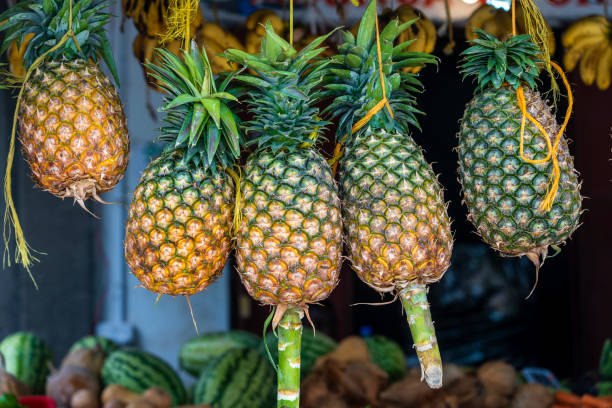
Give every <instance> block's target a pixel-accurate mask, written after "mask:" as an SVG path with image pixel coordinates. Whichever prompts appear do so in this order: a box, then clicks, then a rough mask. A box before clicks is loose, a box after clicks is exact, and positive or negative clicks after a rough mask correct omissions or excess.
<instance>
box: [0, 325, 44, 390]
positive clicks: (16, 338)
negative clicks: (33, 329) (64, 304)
mask: <svg viewBox="0 0 612 408" xmlns="http://www.w3.org/2000/svg"><path fill="white" fill-rule="evenodd" d="M0 353H2V355H3V356H4V360H5V362H6V371H8V372H9V373H11V374H13V375H14V376H15V377H17V378H18V379H20V380H21V382H23V383H24V384H25V385H27V386H28V388H29V389H30V390H31V391H32V392H33V393H34V394H42V393H44V392H45V382H46V381H47V376H48V375H49V364H50V363H51V360H52V355H51V350H50V349H49V347H48V346H47V344H46V343H45V342H44V341H43V340H42V339H41V338H39V337H37V336H36V335H35V334H33V333H28V332H17V333H13V334H11V335H10V336H8V337H6V338H5V339H4V340H2V342H1V343H0Z"/></svg>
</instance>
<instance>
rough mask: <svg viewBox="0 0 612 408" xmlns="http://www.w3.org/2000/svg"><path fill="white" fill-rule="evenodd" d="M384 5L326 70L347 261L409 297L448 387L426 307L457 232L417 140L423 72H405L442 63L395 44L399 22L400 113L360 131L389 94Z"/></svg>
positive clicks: (432, 378)
mask: <svg viewBox="0 0 612 408" xmlns="http://www.w3.org/2000/svg"><path fill="white" fill-rule="evenodd" d="M375 18H376V2H375V1H372V2H370V4H369V6H368V8H367V9H366V11H365V14H364V16H363V18H362V20H361V23H360V25H359V30H358V32H357V36H356V37H355V36H354V35H353V34H352V33H350V32H344V33H343V37H344V42H343V44H342V45H341V46H340V47H339V49H338V50H339V55H337V56H334V57H332V63H331V64H330V65H329V66H328V67H327V68H326V72H327V73H326V75H325V83H326V88H327V91H325V92H324V93H325V95H327V96H330V97H333V98H334V101H333V103H332V104H331V105H329V106H328V107H327V108H326V109H325V112H324V113H329V114H331V115H332V117H334V118H336V119H337V120H338V133H337V136H338V138H339V139H340V140H342V138H343V136H344V135H348V136H347V137H346V140H345V141H344V143H343V145H344V151H343V154H342V156H341V158H340V160H339V177H340V184H341V195H342V200H343V218H344V226H345V231H346V240H347V248H348V252H349V259H350V260H351V262H352V265H353V269H354V270H355V272H356V273H357V275H358V276H359V278H360V279H361V280H362V281H363V282H365V283H366V284H368V285H369V286H371V287H372V288H373V289H374V290H376V291H378V292H381V293H386V292H393V293H396V294H398V295H399V296H400V297H401V298H402V302H403V304H404V307H405V308H406V311H407V315H408V322H409V325H410V329H411V332H412V337H413V340H414V343H415V349H416V351H417V354H418V357H419V361H420V363H421V368H422V373H423V376H424V378H425V380H426V381H427V384H428V385H429V386H430V387H433V388H438V387H440V386H441V385H442V364H441V359H440V352H439V348H438V344H437V341H436V337H435V331H434V329H433V323H432V320H431V313H430V312H429V305H428V303H427V297H426V293H427V288H426V285H427V284H429V283H433V282H436V281H438V280H439V279H440V278H441V277H442V275H443V274H444V272H445V271H446V269H447V268H448V267H449V264H450V256H451V252H452V246H453V238H452V233H451V229H450V224H451V222H450V219H449V217H448V215H447V212H446V204H445V203H444V198H443V192H442V187H441V186H440V184H439V183H438V180H437V177H436V175H435V174H434V172H433V170H432V168H431V166H430V165H429V163H427V162H426V161H425V158H424V156H423V152H422V150H421V148H420V147H419V146H418V145H417V144H416V143H415V142H414V140H413V139H412V137H411V136H410V130H409V125H414V126H418V123H417V120H416V117H415V113H417V112H419V111H418V110H417V109H416V108H415V107H414V104H415V99H414V97H413V96H412V95H411V94H410V92H415V91H419V90H420V88H421V84H420V82H419V81H418V79H417V77H416V74H414V73H408V72H403V68H404V67H415V66H420V65H423V64H425V63H431V62H435V58H434V57H432V56H431V55H429V54H424V53H419V52H411V51H405V48H406V47H407V46H408V45H409V44H410V42H406V43H403V44H401V45H398V46H397V47H395V48H394V47H393V43H394V40H395V39H396V38H397V37H398V36H399V35H401V33H402V32H403V31H404V30H406V29H408V28H409V27H410V25H411V24H412V23H413V22H414V21H409V22H407V23H404V24H401V25H399V23H398V20H397V19H395V20H392V21H391V22H390V23H389V24H387V25H386V27H385V28H384V29H383V30H382V32H381V33H380V43H381V44H380V45H381V51H382V52H381V59H382V70H383V73H384V74H383V76H384V81H385V87H386V95H387V97H388V100H389V104H390V109H391V110H392V112H393V115H394V118H392V117H391V116H390V113H389V111H388V109H387V108H386V107H383V109H382V110H380V111H379V112H378V113H376V114H375V115H374V117H372V119H371V120H370V121H369V122H368V123H367V124H366V125H365V126H364V127H363V128H361V129H360V130H357V131H356V132H355V133H352V127H353V125H354V123H356V122H357V121H358V120H360V119H362V118H363V117H364V116H365V115H366V113H367V112H368V111H370V109H371V108H372V107H373V106H375V105H376V104H377V103H378V102H379V101H380V100H381V99H382V98H383V90H382V87H381V81H380V74H379V62H378V58H377V45H376V37H375V30H376V28H375Z"/></svg>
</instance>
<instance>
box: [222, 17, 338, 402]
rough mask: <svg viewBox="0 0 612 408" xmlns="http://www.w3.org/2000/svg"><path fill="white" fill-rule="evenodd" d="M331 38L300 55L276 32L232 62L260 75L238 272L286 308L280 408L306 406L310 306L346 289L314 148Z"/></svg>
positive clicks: (251, 287) (333, 202)
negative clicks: (321, 58) (304, 358)
mask: <svg viewBox="0 0 612 408" xmlns="http://www.w3.org/2000/svg"><path fill="white" fill-rule="evenodd" d="M326 37H327V36H325V37H320V38H318V39H316V40H314V41H313V42H311V43H310V44H309V45H308V46H307V47H305V48H304V49H302V50H301V51H300V52H299V53H297V52H296V51H295V49H294V48H293V47H292V46H291V45H290V44H289V43H287V42H286V41H285V40H283V39H282V38H281V37H279V36H278V35H277V34H275V33H274V29H273V28H272V26H271V25H270V24H268V25H267V26H266V34H265V36H264V37H263V38H262V41H261V52H260V54H258V55H249V54H247V53H245V52H243V51H239V50H229V51H227V52H226V56H227V57H228V59H230V60H231V61H234V62H237V63H239V64H241V65H244V66H247V67H248V68H250V69H252V70H253V71H255V72H256V74H257V75H238V76H237V78H238V79H241V80H243V81H244V82H245V83H247V84H250V85H251V86H252V87H253V90H252V91H251V92H250V97H251V99H250V112H251V113H252V115H253V119H252V120H251V121H250V122H248V123H247V124H246V126H247V129H248V131H249V133H250V134H251V135H252V136H253V138H252V139H251V140H250V141H249V143H251V144H254V145H256V151H255V153H254V154H252V155H251V157H250V158H249V160H248V161H247V164H246V167H245V169H244V174H243V177H242V180H241V184H240V190H241V192H242V203H241V220H240V222H239V224H238V232H237V237H236V241H237V242H236V260H237V269H238V273H239V275H240V278H241V280H242V283H243V284H244V286H245V288H246V289H247V291H248V292H249V294H250V295H251V296H252V297H253V298H254V299H256V300H257V301H259V302H260V303H262V304H264V305H272V306H275V307H276V314H275V316H274V320H273V326H276V325H277V324H278V337H279V341H278V350H279V376H278V407H279V408H280V407H290V408H295V407H298V405H299V384H300V339H301V333H302V323H301V319H302V316H303V314H304V313H307V311H308V304H309V303H313V302H320V301H322V300H324V299H325V298H327V297H328V296H329V294H330V293H331V291H332V290H333V289H334V288H335V286H336V285H337V284H338V275H339V272H340V265H341V250H342V219H341V213H340V199H339V197H338V189H337V186H336V184H335V182H334V179H333V176H332V172H331V168H330V167H329V165H328V164H327V162H326V161H325V159H324V158H323V156H321V154H320V153H319V152H317V151H316V150H315V149H314V148H313V144H314V143H315V141H316V137H317V135H318V132H319V131H320V130H321V128H322V125H324V123H323V122H321V121H320V120H319V119H318V118H317V114H318V109H317V108H316V107H314V103H315V102H316V101H317V94H316V93H315V91H314V88H315V86H317V85H318V84H319V83H320V81H321V75H322V68H323V66H313V65H312V64H311V63H310V61H311V60H312V59H313V58H316V57H317V56H318V55H319V54H320V53H321V52H323V51H324V49H323V48H319V45H320V44H321V43H322V42H323V41H324V40H325V38H326Z"/></svg>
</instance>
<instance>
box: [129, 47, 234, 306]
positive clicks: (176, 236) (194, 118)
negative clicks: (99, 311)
mask: <svg viewBox="0 0 612 408" xmlns="http://www.w3.org/2000/svg"><path fill="white" fill-rule="evenodd" d="M181 58H182V59H181ZM156 60H157V61H159V65H156V64H151V63H150V64H148V66H147V69H149V70H150V71H151V72H152V75H153V76H154V77H155V78H156V80H157V81H158V83H159V84H160V86H161V87H162V88H163V89H164V90H165V91H166V93H167V94H168V96H166V97H165V99H164V101H165V106H164V107H163V108H162V110H164V111H166V112H167V115H166V117H165V119H164V126H163V127H162V129H161V131H162V135H161V139H162V140H165V141H167V142H169V143H168V145H167V148H166V150H165V151H164V153H162V155H161V156H160V157H158V158H157V159H155V160H153V161H152V162H151V163H150V164H149V165H148V166H147V168H146V170H145V171H144V173H143V175H142V177H141V179H140V182H139V183H138V186H137V187H136V190H135V191H134V194H133V197H132V202H131V204H130V208H129V213H128V220H127V225H126V232H125V258H126V261H127V263H128V265H129V267H130V269H131V271H132V273H133V274H134V275H135V276H136V277H137V278H138V279H139V280H140V281H141V282H142V284H143V286H144V287H145V288H147V289H149V290H151V291H153V292H156V293H160V294H168V295H173V296H174V295H192V294H196V293H199V292H201V291H202V290H204V289H205V288H206V287H207V286H208V285H210V284H211V283H212V282H214V281H215V279H216V278H218V277H219V276H220V274H221V271H222V269H223V266H224V265H225V261H226V260H227V256H228V253H229V249H230V239H231V226H232V211H233V206H234V194H235V191H234V182H233V180H232V178H231V176H230V174H229V173H228V170H227V169H228V168H230V167H231V166H232V165H233V164H234V161H235V159H237V158H238V156H239V153H240V142H241V136H240V134H239V133H238V128H237V125H236V122H237V118H236V117H235V116H234V114H233V113H232V112H231V111H230V109H229V108H228V107H227V105H226V102H225V100H235V98H234V97H233V96H232V95H231V94H230V93H228V91H227V90H226V86H227V82H224V83H222V84H220V85H217V84H216V83H215V81H214V78H213V74H212V71H211V67H210V64H209V62H208V59H207V57H206V53H205V52H204V51H203V50H202V51H200V50H198V48H197V46H196V45H195V43H192V46H191V51H190V52H186V51H184V52H183V55H182V56H181V57H178V56H176V55H174V54H173V53H171V52H168V51H166V50H163V49H158V50H157V58H156ZM183 60H184V61H185V62H183ZM179 73H186V74H185V75H184V76H183V77H181V78H180V79H179V77H178V75H179ZM217 87H218V88H217ZM185 129H187V130H186V131H185Z"/></svg>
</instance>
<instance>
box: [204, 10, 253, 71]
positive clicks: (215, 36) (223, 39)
mask: <svg viewBox="0 0 612 408" xmlns="http://www.w3.org/2000/svg"><path fill="white" fill-rule="evenodd" d="M196 42H197V43H198V44H203V45H204V48H205V49H206V55H207V56H208V60H209V61H210V65H211V67H212V71H213V73H214V74H218V73H219V72H225V71H235V70H236V69H238V66H237V65H236V64H230V63H229V62H228V61H227V60H226V59H225V58H224V57H223V56H221V55H220V54H223V53H224V52H225V50H227V49H229V48H234V49H237V50H241V51H245V47H244V45H243V44H242V43H241V42H240V40H238V38H237V37H236V36H235V35H234V34H232V33H230V32H229V31H227V30H224V29H223V28H222V27H221V26H220V25H219V24H215V23H207V22H205V23H204V24H203V25H202V28H201V29H200V30H198V32H197V34H196Z"/></svg>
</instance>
